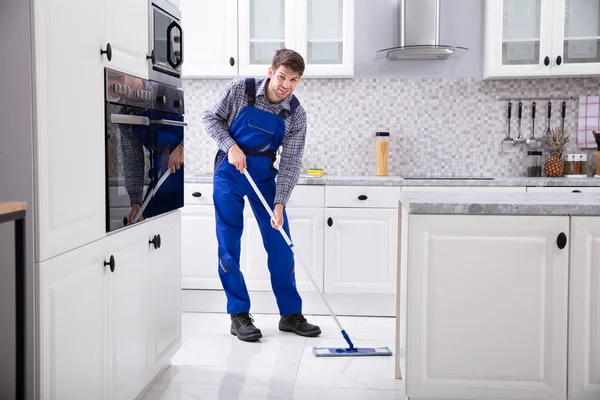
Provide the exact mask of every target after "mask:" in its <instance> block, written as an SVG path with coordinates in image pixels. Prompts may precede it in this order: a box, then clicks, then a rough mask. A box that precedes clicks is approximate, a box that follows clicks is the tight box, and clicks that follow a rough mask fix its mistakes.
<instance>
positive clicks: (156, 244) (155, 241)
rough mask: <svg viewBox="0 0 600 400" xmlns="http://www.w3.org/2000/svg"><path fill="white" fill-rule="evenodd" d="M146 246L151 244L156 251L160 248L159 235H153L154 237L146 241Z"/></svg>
mask: <svg viewBox="0 0 600 400" xmlns="http://www.w3.org/2000/svg"><path fill="white" fill-rule="evenodd" d="M148 244H151V245H153V246H154V250H156V249H158V248H159V247H160V236H159V235H154V237H153V238H152V239H151V240H149V241H148Z"/></svg>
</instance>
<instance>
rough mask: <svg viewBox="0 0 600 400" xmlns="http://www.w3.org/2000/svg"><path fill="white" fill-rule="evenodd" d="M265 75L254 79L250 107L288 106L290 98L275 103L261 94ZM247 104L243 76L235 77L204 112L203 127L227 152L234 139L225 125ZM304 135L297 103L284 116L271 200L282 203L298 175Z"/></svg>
mask: <svg viewBox="0 0 600 400" xmlns="http://www.w3.org/2000/svg"><path fill="white" fill-rule="evenodd" d="M266 82H267V79H265V78H259V79H256V102H255V103H254V107H256V108H258V109H260V110H263V111H267V112H270V113H273V114H279V113H280V112H281V111H282V110H283V109H285V110H288V111H289V110H290V98H291V96H288V97H287V98H286V99H285V100H283V101H281V102H280V103H277V104H270V103H269V102H268V101H267V97H266V95H265V83H266ZM247 105H248V97H247V96H246V85H245V82H244V79H236V80H233V81H232V82H231V83H229V84H228V85H227V87H226V88H225V90H223V92H222V93H221V94H220V95H219V97H218V98H217V100H216V101H215V102H214V104H213V105H211V106H210V107H209V108H208V109H207V110H206V111H205V112H204V118H203V123H204V128H205V129H206V132H207V133H208V134H209V135H210V137H212V138H213V139H214V140H215V141H216V142H217V146H218V147H219V149H221V150H223V151H224V152H227V150H229V148H230V147H231V146H233V145H234V144H235V141H234V140H233V139H232V138H231V135H230V134H229V127H230V126H231V125H232V124H233V121H234V120H235V119H236V118H237V116H238V114H239V113H240V111H241V110H242V108H244V107H245V106H247ZM305 139H306V111H305V110H304V108H303V107H302V106H301V105H300V106H298V108H296V111H295V112H294V113H293V114H292V115H290V116H289V117H288V118H286V120H285V136H284V137H283V143H282V146H281V147H282V151H281V159H280V161H279V173H278V175H277V186H276V191H275V203H280V204H283V205H284V206H285V204H286V203H287V201H288V199H289V198H290V195H291V194H292V190H294V186H296V183H297V182H298V178H299V176H300V168H301V167H302V155H303V153H304V143H305Z"/></svg>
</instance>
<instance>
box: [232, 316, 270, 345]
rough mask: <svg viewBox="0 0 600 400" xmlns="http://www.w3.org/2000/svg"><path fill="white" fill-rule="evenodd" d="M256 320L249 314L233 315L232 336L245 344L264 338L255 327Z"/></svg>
mask: <svg viewBox="0 0 600 400" xmlns="http://www.w3.org/2000/svg"><path fill="white" fill-rule="evenodd" d="M253 322H254V319H253V318H252V316H251V315H250V314H249V313H240V314H231V329H230V330H229V331H230V332H231V334H232V335H234V336H237V337H238V339H240V340H243V341H244V342H254V341H256V340H258V339H260V338H261V337H262V333H261V331H260V329H258V328H257V327H255V326H254V324H253Z"/></svg>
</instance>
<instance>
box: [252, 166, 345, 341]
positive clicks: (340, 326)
mask: <svg viewBox="0 0 600 400" xmlns="http://www.w3.org/2000/svg"><path fill="white" fill-rule="evenodd" d="M243 174H244V175H245V176H246V178H248V182H250V186H252V189H254V192H255V193H256V195H257V196H258V198H259V199H260V201H261V203H262V204H263V206H264V207H265V210H267V212H268V213H269V215H270V216H271V218H272V219H273V221H277V219H276V218H275V215H274V214H273V210H271V207H270V206H269V204H268V203H267V201H266V200H265V198H264V197H263V195H262V193H261V192H260V190H259V189H258V187H257V186H256V183H254V179H252V176H250V174H249V173H248V170H247V169H246V170H244V171H243ZM277 230H278V231H279V232H280V233H281V235H282V236H283V239H284V240H285V242H286V243H287V245H288V246H289V247H290V250H291V251H292V254H294V256H295V257H296V258H297V259H298V261H299V263H300V266H302V269H304V272H306V275H308V278H309V279H310V281H311V282H312V284H313V286H314V287H315V290H316V291H317V293H318V294H319V296H321V300H323V303H325V305H326V306H327V309H328V310H329V313H330V314H331V316H332V317H333V319H334V320H335V323H336V324H337V326H338V328H340V331H342V332H343V333H342V335H344V334H345V333H346V331H345V330H344V328H342V324H340V321H338V319H337V317H336V316H335V313H334V312H333V310H332V309H331V307H330V306H329V303H327V300H325V296H323V293H321V291H320V290H319V286H318V285H317V283H316V282H315V280H314V279H313V277H312V275H311V274H310V272H309V271H308V270H307V269H306V267H305V266H304V263H303V262H302V260H301V259H300V257H299V256H298V255H297V254H296V253H295V252H294V250H292V247H293V246H294V244H293V243H292V241H291V240H290V238H289V236H288V235H287V233H285V230H284V229H283V226H282V227H280V228H279V229H277ZM346 340H347V341H348V339H346ZM351 347H352V346H351Z"/></svg>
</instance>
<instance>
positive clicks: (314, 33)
mask: <svg viewBox="0 0 600 400" xmlns="http://www.w3.org/2000/svg"><path fill="white" fill-rule="evenodd" d="M293 3H294V4H295V6H296V15H297V23H296V37H297V44H296V50H297V51H298V52H299V53H300V54H302V56H303V57H304V61H305V63H306V71H305V73H304V76H352V75H353V74H354V0H294V1H293Z"/></svg>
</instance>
